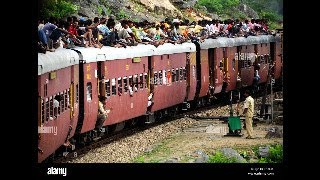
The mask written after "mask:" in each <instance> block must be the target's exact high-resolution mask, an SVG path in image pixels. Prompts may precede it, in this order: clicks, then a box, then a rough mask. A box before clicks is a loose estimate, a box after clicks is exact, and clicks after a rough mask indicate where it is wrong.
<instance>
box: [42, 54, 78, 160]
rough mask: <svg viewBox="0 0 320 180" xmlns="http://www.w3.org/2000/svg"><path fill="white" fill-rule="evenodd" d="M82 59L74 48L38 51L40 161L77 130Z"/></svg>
mask: <svg viewBox="0 0 320 180" xmlns="http://www.w3.org/2000/svg"><path fill="white" fill-rule="evenodd" d="M78 63H79V56H78V54H77V53H76V52H75V51H72V50H67V49H57V50H56V51H55V52H47V53H46V54H42V53H38V94H39V109H38V126H39V127H38V133H39V140H38V150H39V152H38V162H42V161H43V160H44V159H46V158H47V157H48V156H49V155H51V154H52V153H54V152H55V151H56V150H57V149H58V148H59V147H60V146H62V145H63V144H64V143H66V142H67V140H68V138H69V137H71V136H73V134H74V131H75V127H76V124H77V120H78V119H77V118H78V112H79V108H78V102H79V96H78V95H79V92H78V86H79V78H78V71H77V68H78ZM70 130H71V131H70Z"/></svg>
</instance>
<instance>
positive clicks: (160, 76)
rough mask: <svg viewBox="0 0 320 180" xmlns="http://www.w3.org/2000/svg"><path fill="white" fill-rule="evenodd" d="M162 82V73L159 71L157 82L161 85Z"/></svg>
mask: <svg viewBox="0 0 320 180" xmlns="http://www.w3.org/2000/svg"><path fill="white" fill-rule="evenodd" d="M162 83H163V73H162V71H159V83H158V84H160V85H162Z"/></svg>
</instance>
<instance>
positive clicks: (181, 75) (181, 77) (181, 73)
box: [179, 68, 183, 81]
mask: <svg viewBox="0 0 320 180" xmlns="http://www.w3.org/2000/svg"><path fill="white" fill-rule="evenodd" d="M179 69H180V81H182V79H183V72H182V68H179Z"/></svg>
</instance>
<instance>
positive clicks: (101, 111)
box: [95, 96, 112, 131]
mask: <svg viewBox="0 0 320 180" xmlns="http://www.w3.org/2000/svg"><path fill="white" fill-rule="evenodd" d="M105 106H106V97H105V96H99V108H98V117H97V121H96V126H95V129H96V130H100V131H101V128H102V126H103V123H104V121H105V120H106V119H107V117H108V114H109V113H110V111H111V109H112V108H110V109H108V110H105Z"/></svg>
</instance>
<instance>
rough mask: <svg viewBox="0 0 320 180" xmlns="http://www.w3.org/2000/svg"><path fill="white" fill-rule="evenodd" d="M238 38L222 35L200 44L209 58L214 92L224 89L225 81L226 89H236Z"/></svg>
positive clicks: (211, 84)
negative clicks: (236, 44)
mask: <svg viewBox="0 0 320 180" xmlns="http://www.w3.org/2000/svg"><path fill="white" fill-rule="evenodd" d="M236 39H237V38H226V37H220V38H217V39H206V40H205V41H204V42H203V43H201V44H200V47H201V50H202V51H204V52H205V53H204V55H203V56H201V58H203V57H208V58H209V65H210V67H209V72H210V74H209V77H210V86H211V87H212V88H213V89H214V93H212V92H210V93H211V94H215V93H219V92H221V91H222V87H223V82H224V83H225V84H226V85H227V86H226V87H225V89H224V90H225V91H226V92H228V91H231V90H234V89H236V83H237V73H238V66H237V62H236V60H235V54H236V52H237V46H235V43H236V42H235V41H236Z"/></svg>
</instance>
